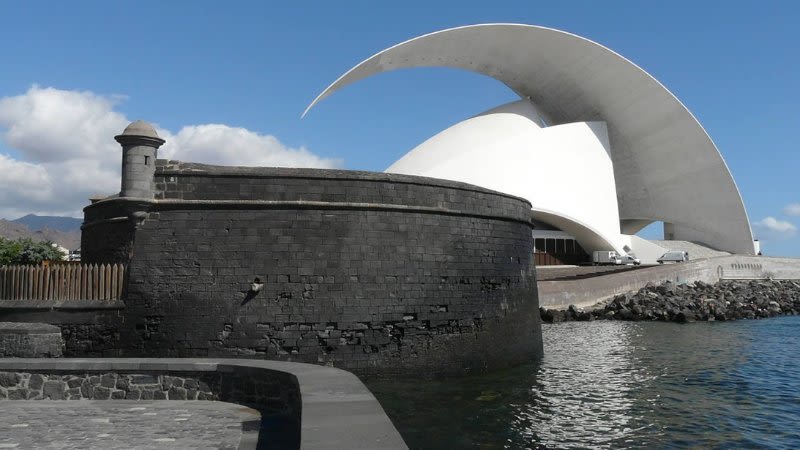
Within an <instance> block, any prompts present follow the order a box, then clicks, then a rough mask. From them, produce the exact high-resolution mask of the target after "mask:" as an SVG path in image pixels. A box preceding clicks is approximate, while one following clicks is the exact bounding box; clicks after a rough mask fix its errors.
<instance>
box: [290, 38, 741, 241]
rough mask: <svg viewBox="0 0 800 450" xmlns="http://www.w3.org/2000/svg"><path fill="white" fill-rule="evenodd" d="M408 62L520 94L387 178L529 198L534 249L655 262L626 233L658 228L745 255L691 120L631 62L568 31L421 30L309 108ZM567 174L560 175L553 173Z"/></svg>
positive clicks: (703, 138)
mask: <svg viewBox="0 0 800 450" xmlns="http://www.w3.org/2000/svg"><path fill="white" fill-rule="evenodd" d="M412 67H452V68H460V69H465V70H470V71H473V72H478V73H481V74H484V75H487V76H489V77H492V78H494V79H496V80H498V81H500V82H502V83H504V84H506V85H507V86H508V87H510V88H511V89H512V90H513V91H514V92H516V93H517V94H518V95H519V96H520V99H519V100H517V101H514V102H511V103H509V104H505V105H501V106H498V107H496V108H493V109H491V110H489V111H486V112H484V113H482V114H479V115H477V116H475V117H472V118H469V119H467V120H464V121H463V122H460V123H457V124H455V125H453V126H452V127H450V128H448V129H446V130H444V131H442V132H440V133H439V134H437V135H435V136H433V137H431V138H430V139H428V140H427V141H425V142H423V143H422V144H420V145H419V146H417V147H416V148H414V149H413V150H411V151H410V152H408V153H407V154H406V155H405V156H403V157H402V158H400V159H399V160H398V161H397V162H395V163H394V164H392V165H391V166H390V167H389V168H388V169H386V171H387V172H393V173H402V174H410V175H423V176H430V177H436V178H444V179H449V180H456V181H463V182H467V183H472V184H476V185H479V186H483V187H486V188H489V189H494V190H498V191H502V192H507V193H510V194H513V195H517V196H520V197H524V198H526V199H528V200H529V201H530V202H531V203H532V205H533V210H532V211H531V213H532V217H533V219H534V221H535V224H536V225H537V227H536V231H534V237H537V238H538V239H537V241H536V243H537V250H540V251H542V252H544V251H545V250H547V252H548V253H553V254H569V253H570V252H574V253H575V254H578V253H581V254H586V253H588V254H591V252H592V251H594V250H616V251H617V252H619V253H623V254H624V253H627V252H631V251H633V252H637V253H646V254H654V253H657V252H659V251H661V250H664V248H662V247H658V246H654V244H652V243H649V242H647V241H644V240H643V239H639V238H637V237H636V236H634V235H635V234H636V233H637V232H638V231H640V230H641V229H642V228H644V227H645V226H647V225H648V224H650V223H652V222H656V221H661V222H663V223H664V234H665V239H667V240H680V241H692V242H697V243H700V244H702V245H704V246H707V247H710V248H714V249H718V250H722V251H727V252H731V253H741V254H753V253H754V243H753V236H752V232H751V229H750V223H749V221H748V218H747V213H746V212H745V208H744V204H743V202H742V198H741V196H740V194H739V191H738V189H737V187H736V184H735V182H734V180H733V177H732V176H731V173H730V171H729V170H728V167H727V166H726V164H725V161H724V160H723V159H722V156H721V155H720V153H719V151H718V150H717V148H716V146H715V145H714V142H713V141H712V140H711V138H710V137H709V136H708V134H707V133H706V132H705V130H704V129H703V127H702V126H701V125H700V123H699V122H698V121H697V119H696V118H695V117H694V116H693V115H692V113H691V112H689V110H688V109H687V108H686V107H685V106H684V105H683V104H682V103H681V102H680V101H679V100H678V99H677V98H676V97H675V96H674V95H673V94H672V93H671V92H670V91H668V90H667V89H666V88H665V87H664V86H663V85H661V83H659V82H658V81H657V80H656V79H655V78H653V77H652V76H651V75H649V74H648V73H647V72H645V71H644V70H642V69H641V68H640V67H638V66H636V65H635V64H634V63H632V62H630V61H628V60H627V59H625V58H624V57H622V56H621V55H619V54H617V53H615V52H614V51H612V50H610V49H608V48H606V47H604V46H602V45H600V44H598V43H596V42H592V41H590V40H588V39H585V38H582V37H580V36H576V35H574V34H570V33H566V32H563V31H559V30H554V29H549V28H543V27H537V26H531V25H520V24H485V25H472V26H465V27H459V28H452V29H448V30H443V31H438V32H435V33H431V34H427V35H424V36H420V37H417V38H414V39H411V40H409V41H406V42H403V43H400V44H397V45H395V46H393V47H390V48H388V49H386V50H383V51H381V52H379V53H377V54H376V55H374V56H372V57H370V58H368V59H367V60H365V61H364V62H362V63H360V64H358V65H357V66H355V67H354V68H352V69H351V70H350V71H348V72H347V73H345V74H344V75H342V76H341V77H340V78H339V79H338V80H336V81H335V82H334V83H333V84H331V85H330V86H329V87H328V88H327V89H325V90H324V91H323V92H322V93H321V94H320V95H319V96H318V97H317V98H316V99H315V100H314V101H313V102H312V103H311V105H309V107H308V109H307V110H306V112H308V110H309V109H311V108H312V107H313V106H314V105H316V104H317V103H318V102H319V101H320V100H322V99H324V98H325V97H327V96H329V95H330V94H332V93H333V92H335V91H337V90H338V89H340V88H342V87H344V86H346V85H348V84H350V83H353V82H355V81H358V80H360V79H363V78H366V77H368V76H371V75H375V74H378V73H381V72H388V71H391V70H396V69H402V68H412ZM564 167H568V168H569V176H565V174H564V171H563V170H554V168H564ZM573 239H574V242H573ZM551 241H552V242H554V243H555V244H547V245H548V247H549V246H550V245H553V248H552V249H551V248H547V249H544V248H539V247H541V246H543V245H545V244H543V243H544V242H551ZM540 242H541V243H540ZM584 252H585V253H584Z"/></svg>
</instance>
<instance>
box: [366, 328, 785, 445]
mask: <svg viewBox="0 0 800 450" xmlns="http://www.w3.org/2000/svg"><path fill="white" fill-rule="evenodd" d="M542 332H543V338H544V345H545V357H544V358H543V359H542V360H541V361H540V362H537V363H531V364H528V365H525V366H521V367H517V368H514V369H512V370H507V371H503V372H498V373H493V374H490V375H485V376H474V377H466V378H460V379H449V380H441V381H419V380H406V381H387V380H366V382H367V385H368V386H369V388H370V389H371V390H372V391H373V392H374V393H375V395H376V396H377V398H378V399H379V400H380V402H381V404H382V405H383V407H384V409H385V410H386V412H387V413H388V414H389V416H390V417H391V418H392V420H393V422H394V423H395V425H396V426H397V428H398V429H399V430H400V433H401V434H402V435H403V437H404V438H405V440H406V442H407V443H408V445H409V447H411V448H412V449H468V448H478V449H500V448H509V449H528V448H531V449H534V448H613V449H624V448H725V449H727V448H776V449H779V448H786V449H790V448H800V316H794V317H781V318H774V319H768V320H751V321H747V320H742V321H735V322H710V323H705V322H703V323H692V324H684V325H681V324H673V323H642V322H607V321H596V322H569V323H562V324H554V325H547V324H544V325H543V329H542Z"/></svg>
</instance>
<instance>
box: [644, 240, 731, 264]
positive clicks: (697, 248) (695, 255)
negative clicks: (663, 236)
mask: <svg viewBox="0 0 800 450" xmlns="http://www.w3.org/2000/svg"><path fill="white" fill-rule="evenodd" d="M650 242H651V243H653V244H655V245H659V246H661V247H664V248H666V249H667V250H674V251H682V252H689V259H690V260H692V259H701V258H714V257H716V256H727V255H730V253H729V252H723V251H721V250H717V249H714V248H711V247H707V246H705V245H703V244H700V243H697V242H690V241H658V240H653V241H650ZM659 256H660V255H659Z"/></svg>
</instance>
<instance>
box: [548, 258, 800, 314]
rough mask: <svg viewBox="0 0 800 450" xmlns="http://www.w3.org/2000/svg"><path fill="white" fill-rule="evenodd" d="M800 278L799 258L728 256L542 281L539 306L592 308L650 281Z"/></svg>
mask: <svg viewBox="0 0 800 450" xmlns="http://www.w3.org/2000/svg"><path fill="white" fill-rule="evenodd" d="M768 278H769V279H775V280H800V259H794V258H770V257H764V256H743V255H729V256H718V257H714V258H704V259H696V260H691V261H687V262H685V263H679V264H664V265H657V266H652V267H644V268H641V269H637V270H627V271H617V272H612V273H609V274H607V275H600V276H595V277H592V278H583V279H560V280H545V281H539V282H538V287H539V305H540V306H542V307H545V308H550V309H566V308H567V307H568V306H569V305H575V306H576V307H578V308H587V307H591V306H593V305H595V304H597V303H599V302H602V301H605V300H608V299H610V298H613V297H614V296H617V295H620V294H624V293H626V292H634V291H638V290H639V289H641V288H643V287H644V286H645V285H646V284H647V283H655V284H659V283H663V282H665V281H672V282H673V283H678V284H682V283H694V282H695V281H702V282H704V283H716V282H718V281H720V280H764V279H768Z"/></svg>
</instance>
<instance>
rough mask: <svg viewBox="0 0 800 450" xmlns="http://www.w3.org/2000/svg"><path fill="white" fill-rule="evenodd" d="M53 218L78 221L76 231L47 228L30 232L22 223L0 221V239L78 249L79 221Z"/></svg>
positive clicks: (79, 241) (79, 237)
mask: <svg viewBox="0 0 800 450" xmlns="http://www.w3.org/2000/svg"><path fill="white" fill-rule="evenodd" d="M25 217H28V216H25ZM34 217H35V216H34ZM55 218H56V219H70V220H78V226H77V228H76V229H73V230H72V231H60V230H54V229H51V228H47V227H45V228H41V229H37V230H31V229H30V228H29V227H28V226H26V225H25V224H23V223H19V222H17V221H16V220H15V221H10V220H5V219H0V237H4V238H6V239H26V238H30V239H33V240H34V241H51V242H55V243H56V244H58V245H61V246H62V247H65V248H67V249H70V250H75V249H77V248H79V247H80V246H81V230H80V219H73V218H72V217H55ZM23 219H24V217H23Z"/></svg>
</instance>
